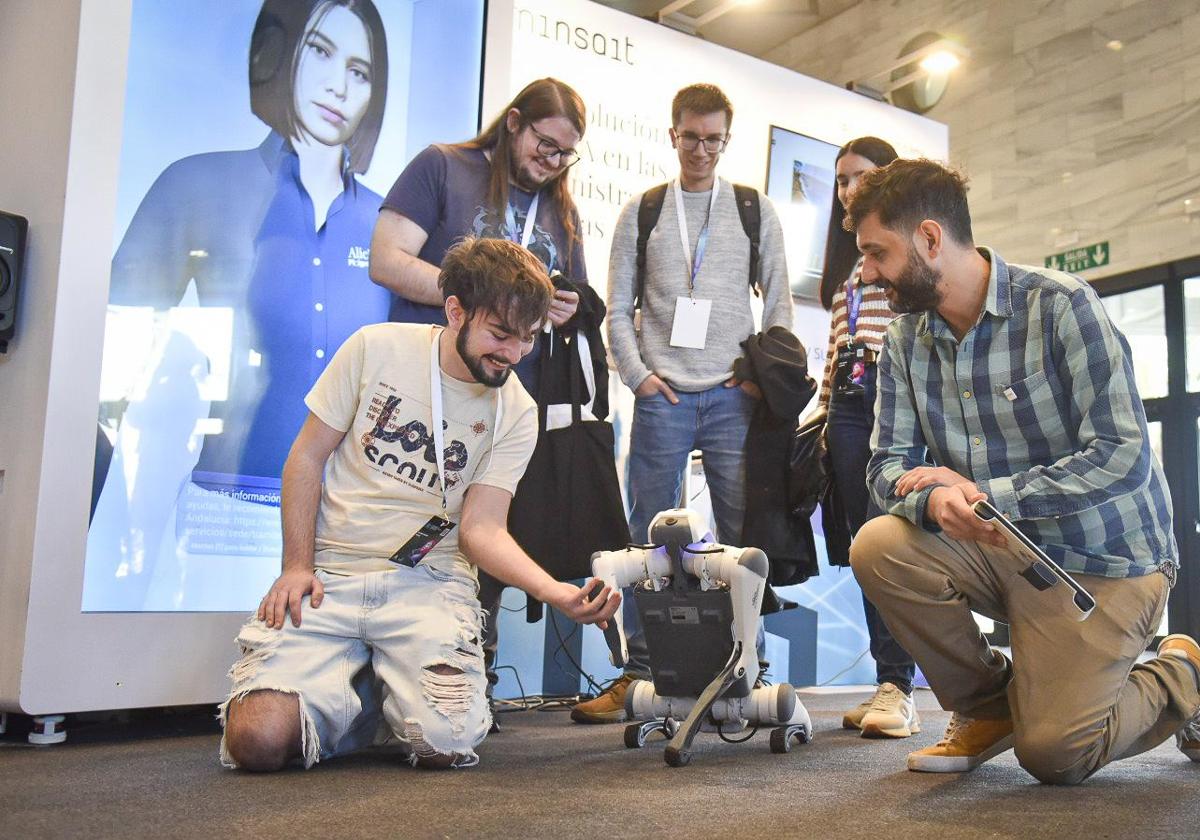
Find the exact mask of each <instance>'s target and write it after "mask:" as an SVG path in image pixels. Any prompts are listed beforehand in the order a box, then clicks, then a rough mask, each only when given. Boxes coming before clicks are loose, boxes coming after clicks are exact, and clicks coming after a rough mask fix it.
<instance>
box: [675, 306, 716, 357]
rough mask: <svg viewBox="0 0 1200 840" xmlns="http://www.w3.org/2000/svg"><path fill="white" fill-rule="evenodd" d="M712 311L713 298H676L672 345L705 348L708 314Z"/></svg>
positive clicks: (697, 348)
mask: <svg viewBox="0 0 1200 840" xmlns="http://www.w3.org/2000/svg"><path fill="white" fill-rule="evenodd" d="M711 312H712V301H711V300H694V299H692V298H690V297H677V298H675V321H674V323H673V324H672V325H671V346H672V347H692V348H694V349H696V350H703V349H704V340H705V338H707V337H708V316H709V314H710V313H711Z"/></svg>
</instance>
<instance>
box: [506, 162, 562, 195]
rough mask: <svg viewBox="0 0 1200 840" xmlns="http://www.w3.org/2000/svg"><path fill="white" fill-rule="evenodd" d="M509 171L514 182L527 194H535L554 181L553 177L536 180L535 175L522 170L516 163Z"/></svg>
mask: <svg viewBox="0 0 1200 840" xmlns="http://www.w3.org/2000/svg"><path fill="white" fill-rule="evenodd" d="M508 169H509V176H510V178H511V180H512V182H513V183H514V184H516V185H517V186H518V187H520V188H521V189H523V190H524V191H525V192H531V193H535V192H537V191H538V190H540V189H541V188H542V187H544V186H546V184H548V183H550V182H551V181H552V180H554V178H553V176H551V177H549V178H546V179H544V180H541V181H539V180H536V179H535V178H534V176H533V175H531V174H530V173H529V172H527V171H525V170H524V169H523V168H521V167H520V166H519V165H518V164H517V163H516V162H515V161H514V162H513V163H512V165H511V166H509V168H508Z"/></svg>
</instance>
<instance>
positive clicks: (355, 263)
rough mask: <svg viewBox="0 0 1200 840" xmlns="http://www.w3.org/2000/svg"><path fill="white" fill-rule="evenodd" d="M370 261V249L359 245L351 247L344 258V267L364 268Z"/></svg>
mask: <svg viewBox="0 0 1200 840" xmlns="http://www.w3.org/2000/svg"><path fill="white" fill-rule="evenodd" d="M370 261H371V249H370V248H364V247H362V246H361V245H351V246H350V253H349V254H348V255H347V256H346V265H348V266H350V268H366V267H367V263H369V262H370Z"/></svg>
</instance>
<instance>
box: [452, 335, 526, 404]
mask: <svg viewBox="0 0 1200 840" xmlns="http://www.w3.org/2000/svg"><path fill="white" fill-rule="evenodd" d="M470 335H471V324H470V322H467V323H465V324H463V328H462V329H461V330H460V331H459V333H458V338H456V339H455V340H454V349H456V350H457V351H458V355H459V357H460V358H461V359H462V360H463V364H465V365H466V366H467V370H469V371H471V375H472V376H474V377H475V381H476V382H479V383H480V384H481V385H486V386H488V387H489V388H499V387H500V386H501V385H503V384H504V383H505V381H506V380H507V379H508V375H509V374H510V373H512V367H506V368H505V369H504V370H502V371H500V372H499V373H488V372H487V371H486V370H485V369H484V367H483V357H482V356H472V355H471V354H470V353H469V352H468V351H467V342H468V340H469V338H470ZM493 361H495V362H496V363H497V364H506V362H504V360H503V359H494V358H493Z"/></svg>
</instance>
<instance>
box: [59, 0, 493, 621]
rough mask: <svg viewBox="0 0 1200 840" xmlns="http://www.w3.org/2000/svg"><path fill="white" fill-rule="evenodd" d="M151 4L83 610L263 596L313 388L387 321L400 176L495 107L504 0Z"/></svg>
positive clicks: (116, 259)
mask: <svg viewBox="0 0 1200 840" xmlns="http://www.w3.org/2000/svg"><path fill="white" fill-rule="evenodd" d="M132 9H133V14H132V20H131V34H130V50H129V60H128V76H127V83H126V107H125V113H124V121H123V135H122V146H121V163H120V174H119V184H118V196H117V224H116V229H115V230H114V240H113V258H112V263H111V280H110V287H109V307H108V313H107V317H106V326H105V337H104V351H103V360H102V373H101V394H100V406H99V414H98V425H97V430H96V470H95V476H94V480H93V500H92V511H91V521H90V526H89V531H88V541H87V553H86V561H85V569H84V587H83V601H82V608H83V609H84V610H85V611H96V612H110V611H121V612H139V611H237V612H241V611H248V610H251V609H253V608H254V606H255V605H257V603H258V601H259V599H260V598H261V597H262V595H263V594H264V593H265V591H266V589H267V588H268V587H269V585H270V583H271V581H272V580H273V579H274V577H275V576H276V575H277V574H278V572H279V568H280V554H281V537H280V518H279V499H280V484H281V480H280V476H281V470H282V466H283V461H284V459H285V457H286V455H287V452H288V449H289V447H290V446H291V443H292V440H293V439H294V438H295V435H296V433H297V431H298V430H299V428H300V425H301V424H302V423H303V421H304V419H305V416H306V411H307V410H306V408H305V406H304V403H303V399H304V396H305V394H306V393H307V392H308V390H309V388H310V387H311V386H312V384H313V382H314V381H315V379H316V378H317V376H319V375H320V373H321V371H322V370H323V369H324V367H325V365H326V364H327V363H328V361H329V360H330V359H331V358H332V356H333V354H334V352H335V351H336V350H337V349H338V347H339V346H340V344H341V343H342V341H344V340H345V339H346V338H347V337H348V336H349V335H350V334H351V333H353V332H354V330H355V329H357V328H358V327H360V326H363V325H365V324H369V323H374V322H379V321H386V320H387V313H388V304H389V293H388V292H387V291H386V290H385V289H383V288H381V287H379V286H377V285H375V284H374V283H372V282H371V280H370V278H369V277H368V272H367V267H368V260H369V257H370V242H371V232H372V228H373V226H374V222H375V218H376V215H377V211H378V208H379V204H380V202H381V196H383V195H385V194H386V193H387V190H388V188H389V187H390V186H391V184H392V182H393V180H394V179H395V178H396V176H397V175H398V174H399V173H400V171H401V170H402V169H403V167H404V165H405V164H406V163H407V162H408V161H409V160H410V159H411V158H412V156H413V155H414V154H416V153H417V152H418V151H420V149H422V148H424V147H425V146H426V145H428V144H429V143H431V142H435V141H436V142H451V141H457V140H463V139H467V138H469V137H471V136H472V135H473V134H474V133H475V131H476V130H477V128H478V119H479V97H480V89H479V88H480V56H481V54H482V39H483V28H484V21H483V17H484V0H375V3H374V4H372V3H371V2H370V0H363V2H359V3H356V4H353V5H352V6H343V5H340V4H336V3H329V2H323V1H322V0H223V2H221V3H217V4H214V3H212V2H209V0H175V2H172V3H161V2H157V0H135V1H134V3H133V6H132ZM450 54H453V55H454V56H455V60H454V61H445V60H444V56H446V55H450Z"/></svg>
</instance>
